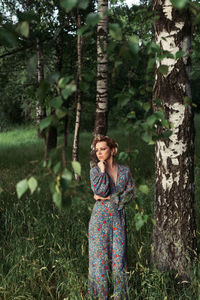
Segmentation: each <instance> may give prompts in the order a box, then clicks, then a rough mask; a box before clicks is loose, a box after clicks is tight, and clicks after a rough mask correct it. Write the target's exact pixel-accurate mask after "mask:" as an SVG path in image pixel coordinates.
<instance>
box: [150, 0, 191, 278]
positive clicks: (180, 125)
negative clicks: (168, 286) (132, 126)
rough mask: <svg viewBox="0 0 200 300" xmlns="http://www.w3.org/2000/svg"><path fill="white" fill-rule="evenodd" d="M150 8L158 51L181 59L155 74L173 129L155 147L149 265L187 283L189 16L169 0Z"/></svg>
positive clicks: (157, 94)
mask: <svg viewBox="0 0 200 300" xmlns="http://www.w3.org/2000/svg"><path fill="white" fill-rule="evenodd" d="M153 8H154V10H155V12H156V14H158V15H159V16H160V18H159V19H158V20H157V21H156V22H155V38H156V43H157V44H159V46H160V47H161V49H162V50H163V51H169V52H171V53H172V54H174V55H175V54H176V52H178V51H185V55H184V56H183V57H182V58H179V59H177V60H176V59H173V58H164V59H163V60H162V61H161V62H158V63H157V67H156V72H155V85H154V90H153V98H154V99H161V102H162V109H163V111H164V113H165V117H166V118H167V119H168V121H169V122H170V123H172V124H173V127H172V129H171V130H172V135H171V136H170V137H169V138H168V139H167V140H163V139H160V140H159V141H157V142H156V149H155V150H156V157H155V177H156V183H155V207H154V218H155V221H156V225H155V226H154V229H153V245H152V246H153V247H152V249H153V251H152V262H153V263H154V264H155V265H156V267H157V268H158V269H160V270H174V271H176V272H177V273H178V275H179V276H180V277H182V278H187V277H188V274H189V270H190V268H191V266H192V260H193V258H194V255H195V253H196V240H195V219H194V208H193V202H194V126H193V113H192V106H191V101H189V102H188V103H185V100H184V99H185V97H188V98H187V99H191V89H190V78H189V68H190V61H189V58H188V53H189V51H190V45H191V24H190V15H189V12H188V11H187V10H184V11H178V10H176V9H175V8H173V7H172V5H171V2H170V1H169V0H165V1H163V0H161V1H158V0H154V3H153ZM160 64H161V65H167V66H168V73H167V74H166V75H163V74H161V73H160V72H159V70H158V68H159V66H160ZM154 108H155V110H156V109H158V108H156V107H154ZM158 130H160V131H162V130H163V129H162V128H160V129H158Z"/></svg>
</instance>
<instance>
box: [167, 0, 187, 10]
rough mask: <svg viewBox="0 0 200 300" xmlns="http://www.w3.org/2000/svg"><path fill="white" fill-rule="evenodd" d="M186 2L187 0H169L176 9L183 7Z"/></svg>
mask: <svg viewBox="0 0 200 300" xmlns="http://www.w3.org/2000/svg"><path fill="white" fill-rule="evenodd" d="M187 2H188V1H187V0H171V3H172V5H173V6H174V7H175V8H178V9H183V8H184V7H185V6H186V4H187Z"/></svg>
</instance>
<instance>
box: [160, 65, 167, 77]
mask: <svg viewBox="0 0 200 300" xmlns="http://www.w3.org/2000/svg"><path fill="white" fill-rule="evenodd" d="M158 71H159V72H160V73H162V74H163V75H167V74H168V66H167V65H161V66H160V67H159V68H158Z"/></svg>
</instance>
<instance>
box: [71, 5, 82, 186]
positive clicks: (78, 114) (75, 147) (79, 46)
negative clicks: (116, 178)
mask: <svg viewBox="0 0 200 300" xmlns="http://www.w3.org/2000/svg"><path fill="white" fill-rule="evenodd" d="M80 28H81V14H80V10H79V9H77V29H80ZM81 51H82V37H81V35H77V54H78V70H77V87H78V89H77V93H76V98H77V99H76V100H77V107H76V122H75V129H74V143H73V149H72V160H73V161H78V145H79V132H80V120H81V89H80V83H81V81H82V74H81V66H82V53H81ZM75 178H76V180H77V181H79V180H80V177H79V176H78V175H77V174H75Z"/></svg>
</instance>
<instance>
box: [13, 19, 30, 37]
mask: <svg viewBox="0 0 200 300" xmlns="http://www.w3.org/2000/svg"><path fill="white" fill-rule="evenodd" d="M16 30H17V32H19V33H20V34H21V35H22V36H24V37H26V38H27V37H28V36H29V23H28V22H27V21H23V22H20V23H19V24H18V25H17V29H16Z"/></svg>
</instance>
